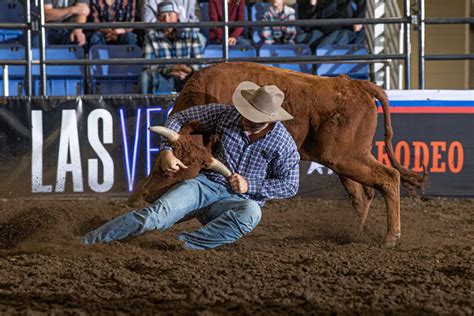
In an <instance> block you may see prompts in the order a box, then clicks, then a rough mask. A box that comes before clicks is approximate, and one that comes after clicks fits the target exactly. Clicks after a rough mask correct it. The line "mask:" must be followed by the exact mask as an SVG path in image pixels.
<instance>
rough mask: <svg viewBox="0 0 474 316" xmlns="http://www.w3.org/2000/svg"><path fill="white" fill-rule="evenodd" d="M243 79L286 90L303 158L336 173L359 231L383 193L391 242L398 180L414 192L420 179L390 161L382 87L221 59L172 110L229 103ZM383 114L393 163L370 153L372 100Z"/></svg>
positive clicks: (389, 242)
mask: <svg viewBox="0 0 474 316" xmlns="http://www.w3.org/2000/svg"><path fill="white" fill-rule="evenodd" d="M242 81H252V82H255V83H256V84H258V85H260V86H263V85H276V86H278V87H279V88H280V89H281V90H282V91H283V92H284V93H285V96H286V97H285V102H284V103H283V107H284V109H285V110H286V111H288V112H289V113H291V114H292V115H293V116H294V117H295V119H293V120H290V121H286V122H284V124H285V126H286V128H287V129H288V131H289V132H290V134H291V135H292V136H293V138H294V140H295V142H296V144H297V146H298V148H299V152H300V154H301V157H302V159H303V160H310V161H316V162H318V163H321V164H323V165H325V166H327V167H328V168H331V169H332V170H333V171H334V172H336V173H337V174H338V175H339V177H340V179H341V182H342V184H343V186H344V188H345V189H346V190H347V192H348V193H349V196H350V198H351V200H352V205H353V207H354V208H355V210H356V213H357V215H358V219H359V228H360V229H362V228H363V226H364V224H365V221H366V218H367V214H368V210H369V207H370V204H371V202H372V200H373V198H374V189H377V190H378V191H380V192H381V194H382V195H383V197H384V199H385V202H386V207H387V233H386V235H385V237H384V240H383V243H384V245H385V246H394V245H395V244H396V241H397V240H398V239H399V238H400V178H401V182H402V184H403V186H404V187H405V188H406V189H407V191H408V192H409V193H410V194H416V189H417V188H419V189H421V188H422V187H423V183H424V181H425V176H424V175H420V174H416V173H414V172H412V171H409V170H406V169H404V168H403V167H402V166H401V165H400V164H399V163H398V162H397V161H396V159H395V155H394V152H393V147H392V136H393V131H392V125H391V122H390V113H389V105H388V100H387V97H386V95H385V92H384V91H383V90H382V89H381V88H379V87H378V86H376V85H375V84H373V83H370V82H368V81H364V80H350V79H349V78H348V77H346V76H339V77H337V78H326V77H318V76H314V75H309V74H304V73H299V72H294V71H291V70H285V69H279V68H273V67H268V66H263V65H259V64H255V63H244V62H234V63H222V64H217V65H213V66H210V67H207V68H204V69H202V70H201V71H199V72H197V73H195V74H194V75H193V76H192V77H191V78H190V79H189V80H188V82H187V83H186V85H185V86H184V88H183V90H182V91H181V93H180V95H179V97H178V99H177V101H176V104H175V107H174V110H173V112H177V111H181V110H184V109H186V108H189V107H191V106H194V105H199V104H209V103H222V104H231V103H232V94H233V92H234V90H235V88H236V87H237V85H238V84H239V83H240V82H242ZM375 99H378V100H380V102H381V103H382V108H383V112H384V126H385V146H386V150H387V153H388V156H389V158H390V161H391V163H392V165H393V167H390V166H386V165H383V164H382V163H380V162H378V161H377V160H376V159H375V158H374V157H373V156H372V154H371V148H372V140H373V136H374V133H375V128H376V125H377V105H376V102H375Z"/></svg>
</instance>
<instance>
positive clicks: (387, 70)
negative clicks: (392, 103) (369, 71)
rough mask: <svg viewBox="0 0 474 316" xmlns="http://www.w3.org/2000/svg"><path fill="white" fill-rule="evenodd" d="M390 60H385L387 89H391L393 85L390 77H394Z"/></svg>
mask: <svg viewBox="0 0 474 316" xmlns="http://www.w3.org/2000/svg"><path fill="white" fill-rule="evenodd" d="M390 62H391V61H390V60H386V61H385V67H384V68H385V78H387V79H386V80H385V89H386V90H390V89H391V88H392V87H391V84H390V79H391V77H392V74H391V72H390Z"/></svg>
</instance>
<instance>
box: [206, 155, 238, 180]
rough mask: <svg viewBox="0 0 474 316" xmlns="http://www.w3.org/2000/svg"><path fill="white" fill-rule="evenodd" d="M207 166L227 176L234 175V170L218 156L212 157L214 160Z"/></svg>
mask: <svg viewBox="0 0 474 316" xmlns="http://www.w3.org/2000/svg"><path fill="white" fill-rule="evenodd" d="M207 166H208V169H211V170H213V171H215V172H218V173H220V174H222V175H223V176H224V177H226V178H228V177H230V176H231V175H232V172H231V171H230V170H229V168H227V167H226V166H225V165H224V164H223V163H222V162H220V161H219V160H217V159H216V158H212V161H211V162H210V163H209V164H208V165H207Z"/></svg>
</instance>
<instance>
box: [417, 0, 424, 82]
mask: <svg viewBox="0 0 474 316" xmlns="http://www.w3.org/2000/svg"><path fill="white" fill-rule="evenodd" d="M418 5H419V7H418V27H419V29H418V85H419V87H418V88H419V89H424V88H425V0H418Z"/></svg>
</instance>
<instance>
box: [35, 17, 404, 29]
mask: <svg viewBox="0 0 474 316" xmlns="http://www.w3.org/2000/svg"><path fill="white" fill-rule="evenodd" d="M405 22H407V19H406V18H380V19H367V18H344V19H322V20H317V19H313V20H294V21H232V22H228V23H227V25H228V26H229V27H245V26H250V27H252V26H293V25H295V26H325V25H353V24H402V23H405ZM225 25H226V23H225V22H208V21H205V22H176V23H160V22H156V23H148V22H104V23H100V27H101V28H135V29H159V28H164V27H169V28H180V27H182V28H196V27H200V28H210V27H224V26H225ZM44 26H45V27H46V28H52V29H58V28H59V29H74V28H81V29H85V30H87V29H88V30H90V29H97V23H45V25H44Z"/></svg>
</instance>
